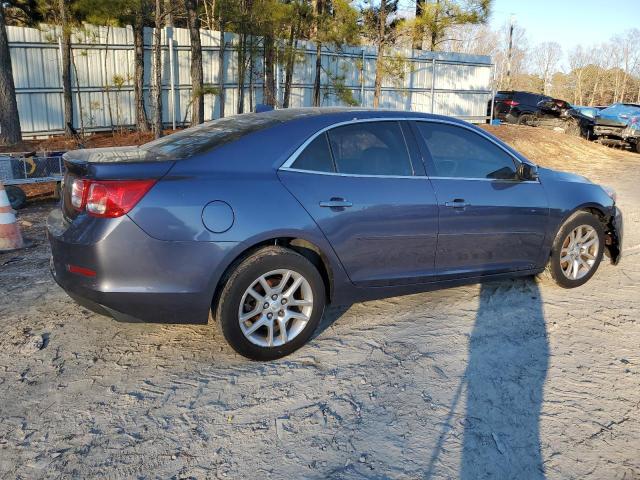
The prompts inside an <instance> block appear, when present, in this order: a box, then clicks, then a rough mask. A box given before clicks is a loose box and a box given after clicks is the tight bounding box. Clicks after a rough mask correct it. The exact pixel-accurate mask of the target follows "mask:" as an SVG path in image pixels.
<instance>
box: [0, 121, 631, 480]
mask: <svg viewBox="0 0 640 480" xmlns="http://www.w3.org/2000/svg"><path fill="white" fill-rule="evenodd" d="M492 130H493V131H495V132H496V133H498V134H499V135H500V136H502V137H503V138H505V139H506V140H507V141H509V142H511V143H512V144H513V145H515V147H516V148H519V149H520V150H522V151H523V152H524V153H525V154H528V155H529V156H530V157H531V158H532V159H533V160H535V161H537V162H539V163H540V164H543V165H547V166H552V167H556V168H562V169H565V170H569V171H573V172H578V173H581V174H583V175H585V176H587V177H589V178H590V179H592V180H594V181H597V182H601V183H604V184H607V185H610V186H612V187H614V188H615V189H617V191H618V196H619V204H620V206H621V208H622V209H623V211H624V214H625V222H626V223H625V245H624V258H623V260H622V263H621V264H620V265H619V266H617V267H614V266H611V265H610V264H608V263H603V264H602V266H601V267H600V270H599V271H598V272H597V274H596V275H595V277H594V278H593V279H592V280H591V281H590V282H589V283H588V284H586V285H585V286H583V287H581V288H578V289H575V290H570V291H569V290H563V289H560V288H558V287H556V286H554V285H553V284H552V283H550V282H549V281H547V280H542V281H540V280H534V279H519V280H512V281H500V282H494V283H487V284H484V285H483V286H479V285H472V286H465V287H460V288H455V289H449V290H442V291H439V292H431V293H425V294H419V295H412V296H408V297H402V298H391V299H387V300H382V301H375V302H368V303H362V304H355V305H352V306H350V307H345V308H337V307H333V308H331V309H330V310H329V311H328V313H327V315H326V316H325V319H324V320H323V323H322V328H321V329H320V331H319V332H318V333H317V335H316V337H315V338H314V339H313V340H312V341H311V343H310V344H309V345H307V346H306V347H304V348H302V349H301V350H300V351H298V352H297V353H295V354H294V355H292V356H290V357H288V358H285V359H282V360H280V361H276V362H271V363H254V362H250V361H247V360H245V359H243V358H242V357H239V356H238V355H236V354H234V352H233V351H232V350H231V348H230V347H228V346H227V345H226V344H225V343H224V341H223V340H222V339H221V338H220V337H219V335H218V334H217V333H216V330H215V328H214V327H213V326H159V325H140V324H123V323H117V322H115V321H113V320H111V319H108V318H104V317H101V316H98V315H95V314H92V313H90V312H88V311H86V310H84V309H83V308H81V307H79V306H77V305H76V304H74V303H73V301H71V300H70V299H69V298H68V297H67V296H66V295H65V293H64V292H63V291H62V290H61V289H60V288H58V287H57V286H56V285H55V284H54V282H53V280H52V279H51V277H50V275H49V272H48V261H49V260H48V258H49V248H48V246H47V243H46V239H45V233H44V222H45V217H46V214H47V213H48V211H49V210H50V209H51V208H53V207H54V205H53V203H52V202H50V201H40V202H36V203H32V204H31V205H30V206H29V207H28V208H26V209H25V210H22V211H21V212H20V214H19V219H20V222H21V224H22V227H23V233H24V234H25V236H28V237H31V238H33V239H34V240H35V241H36V243H37V246H36V247H35V248H33V249H30V250H24V251H21V252H17V253H13V254H4V255H0V292H1V296H0V478H24V479H27V478H88V477H93V478H105V477H106V478H121V477H123V478H265V477H269V478H283V479H290V478H317V479H322V478H338V479H361V478H375V479H383V478H398V479H414V478H427V479H429V478H434V479H435V478H438V479H439V478H463V479H483V478H509V479H512V478H526V479H535V478H554V479H555V478H568V479H578V478H579V479H583V478H593V479H625V480H630V479H639V478H640V354H639V347H640V313H639V312H640V187H639V185H640V155H637V154H632V153H625V152H618V151H615V150H611V149H607V148H606V147H602V146H599V145H594V144H592V143H588V142H586V141H582V140H579V139H575V138H571V137H568V136H565V135H563V134H560V133H556V132H549V131H542V130H536V129H532V128H530V127H510V126H502V127H493V128H492ZM123 253H124V252H123Z"/></svg>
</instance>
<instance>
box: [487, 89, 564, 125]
mask: <svg viewBox="0 0 640 480" xmlns="http://www.w3.org/2000/svg"><path fill="white" fill-rule="evenodd" d="M551 100H553V99H552V98H551V97H548V96H547V95H540V94H538V93H530V92H514V91H499V92H496V97H495V101H494V107H493V112H494V113H493V116H494V118H497V119H499V120H502V121H503V122H507V123H519V124H526V123H527V119H530V118H532V117H533V116H534V115H536V114H537V113H538V112H539V111H540V107H539V106H538V104H539V103H540V102H548V101H551ZM490 113H491V102H489V114H490Z"/></svg>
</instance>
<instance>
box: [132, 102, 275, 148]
mask: <svg viewBox="0 0 640 480" xmlns="http://www.w3.org/2000/svg"><path fill="white" fill-rule="evenodd" d="M276 123H279V121H278V120H277V119H276V118H273V117H270V116H265V115H260V114H255V113H249V114H245V115H235V116H232V117H225V118H221V119H218V120H213V121H211V122H206V123H203V124H201V125H197V126H195V127H191V128H187V129H186V130H183V131H181V132H178V133H174V134H172V135H168V136H166V137H163V138H159V139H158V140H153V141H151V142H149V143H145V144H144V145H142V146H141V147H140V149H141V150H145V151H147V152H150V153H153V154H155V155H156V156H158V157H166V158H167V159H172V160H181V159H184V158H189V157H191V156H193V155H196V154H198V153H202V152H206V151H208V150H211V149H213V148H216V147H219V146H221V145H224V144H225V143H229V142H233V141H235V140H238V139H240V138H242V137H244V136H245V135H248V134H250V133H253V132H257V131H259V130H263V129H266V128H269V127H271V126H273V125H275V124H276Z"/></svg>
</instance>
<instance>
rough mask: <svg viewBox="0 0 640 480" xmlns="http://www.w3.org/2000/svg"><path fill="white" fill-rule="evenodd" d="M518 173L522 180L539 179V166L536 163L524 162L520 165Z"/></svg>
mask: <svg viewBox="0 0 640 480" xmlns="http://www.w3.org/2000/svg"><path fill="white" fill-rule="evenodd" d="M516 173H517V174H518V178H519V179H520V180H531V181H535V180H538V167H537V166H536V165H531V164H529V163H524V162H522V163H520V164H519V165H518V169H517V170H516Z"/></svg>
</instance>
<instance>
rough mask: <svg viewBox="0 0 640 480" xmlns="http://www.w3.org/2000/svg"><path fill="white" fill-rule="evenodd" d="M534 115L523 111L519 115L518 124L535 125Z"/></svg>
mask: <svg viewBox="0 0 640 480" xmlns="http://www.w3.org/2000/svg"><path fill="white" fill-rule="evenodd" d="M533 120H534V116H533V115H531V114H530V113H523V114H522V115H520V116H519V117H518V125H528V126H530V127H533V126H534V125H533Z"/></svg>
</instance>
